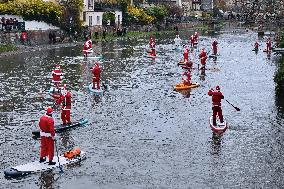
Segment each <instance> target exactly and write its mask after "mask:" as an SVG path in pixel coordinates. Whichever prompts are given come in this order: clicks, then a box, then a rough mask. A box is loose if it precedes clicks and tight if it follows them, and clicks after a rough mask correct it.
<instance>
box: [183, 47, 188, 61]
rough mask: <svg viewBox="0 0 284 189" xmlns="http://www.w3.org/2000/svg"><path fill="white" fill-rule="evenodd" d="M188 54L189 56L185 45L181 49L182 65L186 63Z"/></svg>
mask: <svg viewBox="0 0 284 189" xmlns="http://www.w3.org/2000/svg"><path fill="white" fill-rule="evenodd" d="M188 54H189V48H188V46H187V45H185V46H184V48H183V62H184V63H186V62H188Z"/></svg>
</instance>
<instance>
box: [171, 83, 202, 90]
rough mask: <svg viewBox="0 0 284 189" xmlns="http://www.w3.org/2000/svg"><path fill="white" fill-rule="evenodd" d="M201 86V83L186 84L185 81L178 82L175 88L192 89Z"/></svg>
mask: <svg viewBox="0 0 284 189" xmlns="http://www.w3.org/2000/svg"><path fill="white" fill-rule="evenodd" d="M196 87H199V83H191V85H185V84H183V83H179V84H177V85H176V86H175V87H174V88H175V90H177V91H178V90H187V89H191V88H196Z"/></svg>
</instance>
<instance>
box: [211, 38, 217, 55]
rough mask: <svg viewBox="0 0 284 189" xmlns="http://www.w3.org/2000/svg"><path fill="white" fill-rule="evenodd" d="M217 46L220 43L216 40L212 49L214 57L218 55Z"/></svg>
mask: <svg viewBox="0 0 284 189" xmlns="http://www.w3.org/2000/svg"><path fill="white" fill-rule="evenodd" d="M217 45H218V42H217V40H216V39H214V40H213V42H212V49H213V54H214V55H217V51H218V47H217Z"/></svg>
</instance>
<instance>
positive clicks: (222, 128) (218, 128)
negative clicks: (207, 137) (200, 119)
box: [209, 116, 228, 133]
mask: <svg viewBox="0 0 284 189" xmlns="http://www.w3.org/2000/svg"><path fill="white" fill-rule="evenodd" d="M223 121H224V122H223V123H221V122H220V120H219V117H218V116H216V125H213V116H210V118H209V124H210V127H211V129H212V131H214V132H216V133H222V132H225V131H226V129H227V128H228V124H227V121H226V120H225V119H224V120H223Z"/></svg>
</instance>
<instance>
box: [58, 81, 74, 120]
mask: <svg viewBox="0 0 284 189" xmlns="http://www.w3.org/2000/svg"><path fill="white" fill-rule="evenodd" d="M71 97H72V95H71V92H69V91H68V90H67V89H66V84H64V86H63V89H62V91H61V95H60V97H59V99H58V100H57V101H56V103H58V104H61V103H62V106H61V120H62V123H63V125H66V124H68V125H69V124H71Z"/></svg>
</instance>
